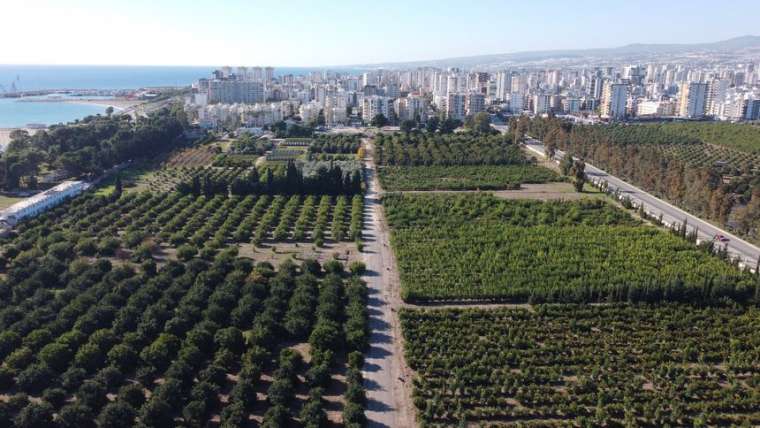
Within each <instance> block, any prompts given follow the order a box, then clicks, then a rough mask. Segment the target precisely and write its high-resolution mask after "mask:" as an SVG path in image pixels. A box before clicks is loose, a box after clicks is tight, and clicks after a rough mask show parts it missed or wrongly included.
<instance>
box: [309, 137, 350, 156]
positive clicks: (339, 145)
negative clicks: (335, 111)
mask: <svg viewBox="0 0 760 428" xmlns="http://www.w3.org/2000/svg"><path fill="white" fill-rule="evenodd" d="M361 143H362V141H361V138H360V137H359V136H358V135H319V136H317V137H316V138H315V139H314V140H313V141H312V143H311V145H310V146H309V151H310V152H311V153H329V154H337V153H340V154H355V153H356V152H357V151H358V150H359V147H360V146H361Z"/></svg>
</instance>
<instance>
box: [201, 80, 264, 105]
mask: <svg viewBox="0 0 760 428" xmlns="http://www.w3.org/2000/svg"><path fill="white" fill-rule="evenodd" d="M264 101H265V97H264V85H262V84H261V83H260V82H254V81H250V80H231V79H225V80H219V79H213V80H209V81H208V103H209V104H216V103H220V104H234V103H244V104H254V103H260V102H264Z"/></svg>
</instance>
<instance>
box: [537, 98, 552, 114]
mask: <svg viewBox="0 0 760 428" xmlns="http://www.w3.org/2000/svg"><path fill="white" fill-rule="evenodd" d="M551 106H552V103H551V97H550V96H549V95H545V94H538V95H534V96H533V113H535V114H543V113H548V112H549V111H551V109H552V107H551Z"/></svg>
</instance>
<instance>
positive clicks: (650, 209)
mask: <svg viewBox="0 0 760 428" xmlns="http://www.w3.org/2000/svg"><path fill="white" fill-rule="evenodd" d="M525 146H526V147H527V148H528V149H529V150H530V151H532V152H534V153H537V154H539V155H541V156H546V155H545V151H544V146H543V145H542V144H541V142H540V141H538V140H534V139H529V140H527V141H526V143H525ZM563 155H564V153H562V152H560V151H558V152H557V156H556V157H557V158H560V159H561V158H562V156H563ZM586 175H587V176H588V178H589V180H592V181H594V182H598V181H606V182H607V184H608V186H609V188H610V189H611V190H613V191H614V190H616V189H619V190H620V194H621V196H628V197H629V198H630V199H631V201H632V202H634V203H635V204H636V205H639V204H640V203H643V204H644V209H646V211H647V213H648V214H650V215H652V216H654V217H659V216H660V214H662V220H663V222H665V223H666V224H668V225H672V224H673V223H678V224H681V223H683V220H684V219H686V222H687V224H688V227H689V230H693V229H695V228H696V229H697V231H698V238H699V239H700V240H707V241H709V240H712V239H713V238H714V237H715V236H716V235H723V236H725V237H727V238H728V239H729V242H728V244H727V245H728V251H729V253H730V254H731V256H732V257H740V258H741V260H742V262H743V264H746V265H747V266H749V267H751V268H753V269H754V267H755V264H756V263H757V260H758V257H760V248H758V247H756V246H754V245H752V244H750V243H748V242H746V241H744V240H743V239H741V238H739V237H737V236H735V235H733V234H731V233H729V232H727V231H725V230H723V229H720V228H718V227H716V226H714V225H712V224H710V223H708V222H706V221H704V220H702V219H700V218H699V217H696V216H693V215H691V214H689V213H687V212H686V211H684V210H682V209H680V208H678V207H676V206H674V205H671V204H669V203H668V202H665V201H663V200H662V199H659V198H657V197H656V196H653V195H651V194H649V193H647V192H645V191H643V190H641V189H639V188H638V187H636V186H633V185H631V184H628V183H627V182H625V181H623V180H621V179H619V178H617V177H615V176H613V175H610V174H608V173H607V172H605V171H603V170H601V169H599V168H596V167H595V166H593V165H591V164H589V163H586Z"/></svg>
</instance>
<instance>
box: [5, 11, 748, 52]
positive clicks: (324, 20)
mask: <svg viewBox="0 0 760 428" xmlns="http://www.w3.org/2000/svg"><path fill="white" fill-rule="evenodd" d="M727 4H730V6H728V5H727ZM0 16H2V18H3V19H2V20H0V64H103V65H227V64H228V65H248V66H251V65H273V66H280V67H282V66H294V67H295V66H304V67H318V66H337V65H352V64H373V63H388V62H403V61H417V60H432V59H440V58H449V57H459V56H470V55H482V54H497V53H508V52H519V51H532V50H546V49H581V48H604V47H616V46H622V45H625V44H629V43H699V42H713V41H719V40H724V39H728V38H731V37H737V36H742V35H747V34H753V32H754V33H755V35H758V34H760V30H758V28H760V27H758V24H757V18H758V17H759V16H760V1H758V0H731V1H730V3H729V2H726V3H723V5H721V4H720V3H716V2H714V1H713V0H711V1H706V0H689V1H684V0H658V1H650V0H638V1H627V2H625V1H609V0H606V1H597V0H574V1H567V0H523V1H513V0H456V1H450V0H382V1H361V2H360V1H355V0H354V1H343V0H340V1H331V0H321V1H315V0H310V1H308V0H279V1H278V0H269V1H258V0H216V1H210V0H119V1H113V0H2V1H0Z"/></svg>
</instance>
